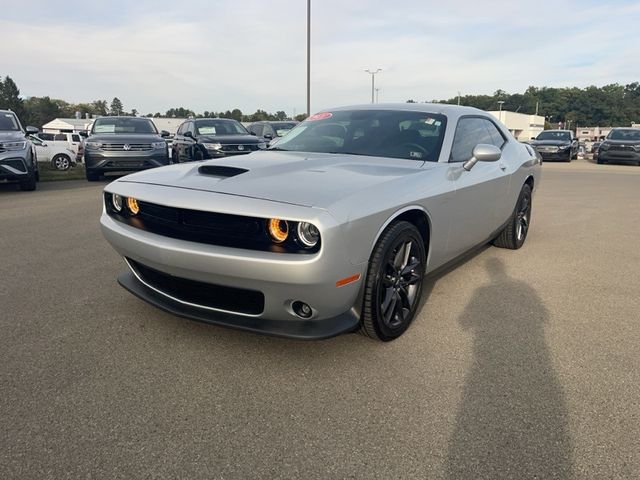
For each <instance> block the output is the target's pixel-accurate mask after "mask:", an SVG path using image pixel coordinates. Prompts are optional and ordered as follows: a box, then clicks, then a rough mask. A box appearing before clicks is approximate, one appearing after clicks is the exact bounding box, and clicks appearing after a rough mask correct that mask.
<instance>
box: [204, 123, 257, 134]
mask: <svg viewBox="0 0 640 480" xmlns="http://www.w3.org/2000/svg"><path fill="white" fill-rule="evenodd" d="M196 135H249V132H248V131H247V129H246V128H244V127H243V126H242V124H241V123H240V122H236V121H235V120H198V121H197V122H196Z"/></svg>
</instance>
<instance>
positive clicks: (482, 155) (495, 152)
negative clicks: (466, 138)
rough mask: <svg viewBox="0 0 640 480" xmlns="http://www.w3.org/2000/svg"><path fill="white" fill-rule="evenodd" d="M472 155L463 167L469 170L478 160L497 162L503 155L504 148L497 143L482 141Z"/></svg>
mask: <svg viewBox="0 0 640 480" xmlns="http://www.w3.org/2000/svg"><path fill="white" fill-rule="evenodd" d="M472 155H473V156H472V157H471V158H470V159H469V160H467V161H466V162H464V164H463V165H462V168H464V169H465V170H466V171H467V172H468V171H470V170H471V169H472V168H473V166H474V165H475V164H476V163H478V162H497V161H498V160H500V157H502V150H500V149H499V148H498V147H496V146H495V145H489V144H486V143H480V144H479V145H476V146H475V148H474V149H473V153H472Z"/></svg>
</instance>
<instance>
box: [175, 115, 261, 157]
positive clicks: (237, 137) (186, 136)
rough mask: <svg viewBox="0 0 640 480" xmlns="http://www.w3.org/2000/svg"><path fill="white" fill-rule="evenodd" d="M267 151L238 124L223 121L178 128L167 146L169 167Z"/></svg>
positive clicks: (192, 122) (199, 121) (200, 120)
mask: <svg viewBox="0 0 640 480" xmlns="http://www.w3.org/2000/svg"><path fill="white" fill-rule="evenodd" d="M264 148H267V145H266V143H265V142H263V141H262V140H261V139H259V138H256V137H255V136H254V135H251V134H250V133H249V132H248V131H247V129H246V128H244V127H243V126H242V124H241V123H240V122H238V121H236V120H231V119H227V118H197V119H193V120H187V121H186V122H184V123H182V124H181V125H180V127H178V132H177V133H176V135H175V136H174V137H173V143H172V145H171V160H172V162H173V163H178V162H190V161H193V160H204V159H205V158H220V157H226V156H229V155H242V154H246V153H251V152H254V151H256V150H261V149H264Z"/></svg>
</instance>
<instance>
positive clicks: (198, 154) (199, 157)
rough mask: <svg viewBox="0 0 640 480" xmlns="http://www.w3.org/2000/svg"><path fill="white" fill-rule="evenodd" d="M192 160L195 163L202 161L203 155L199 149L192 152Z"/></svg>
mask: <svg viewBox="0 0 640 480" xmlns="http://www.w3.org/2000/svg"><path fill="white" fill-rule="evenodd" d="M193 160H194V161H195V162H199V161H200V160H204V155H203V154H202V152H201V151H200V150H199V149H197V148H196V149H195V150H194V152H193Z"/></svg>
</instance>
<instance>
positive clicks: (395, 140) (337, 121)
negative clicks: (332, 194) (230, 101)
mask: <svg viewBox="0 0 640 480" xmlns="http://www.w3.org/2000/svg"><path fill="white" fill-rule="evenodd" d="M445 126H446V117H445V116H444V115H440V114H434V113H426V112H411V111H404V110H396V111H393V110H344V111H338V112H323V113H318V114H315V115H312V116H311V117H309V118H308V119H307V120H305V121H304V122H302V123H300V124H298V125H297V126H296V127H295V128H294V129H293V130H291V132H290V133H288V134H287V135H286V136H285V137H283V138H282V140H280V141H279V142H278V143H277V144H276V146H275V147H273V148H274V149H275V150H288V151H295V152H320V153H343V154H351V155H369V156H376V157H389V158H404V159H407V160H417V161H428V162H437V161H438V157H439V155H440V148H441V147H442V140H443V138H444V131H445Z"/></svg>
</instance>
